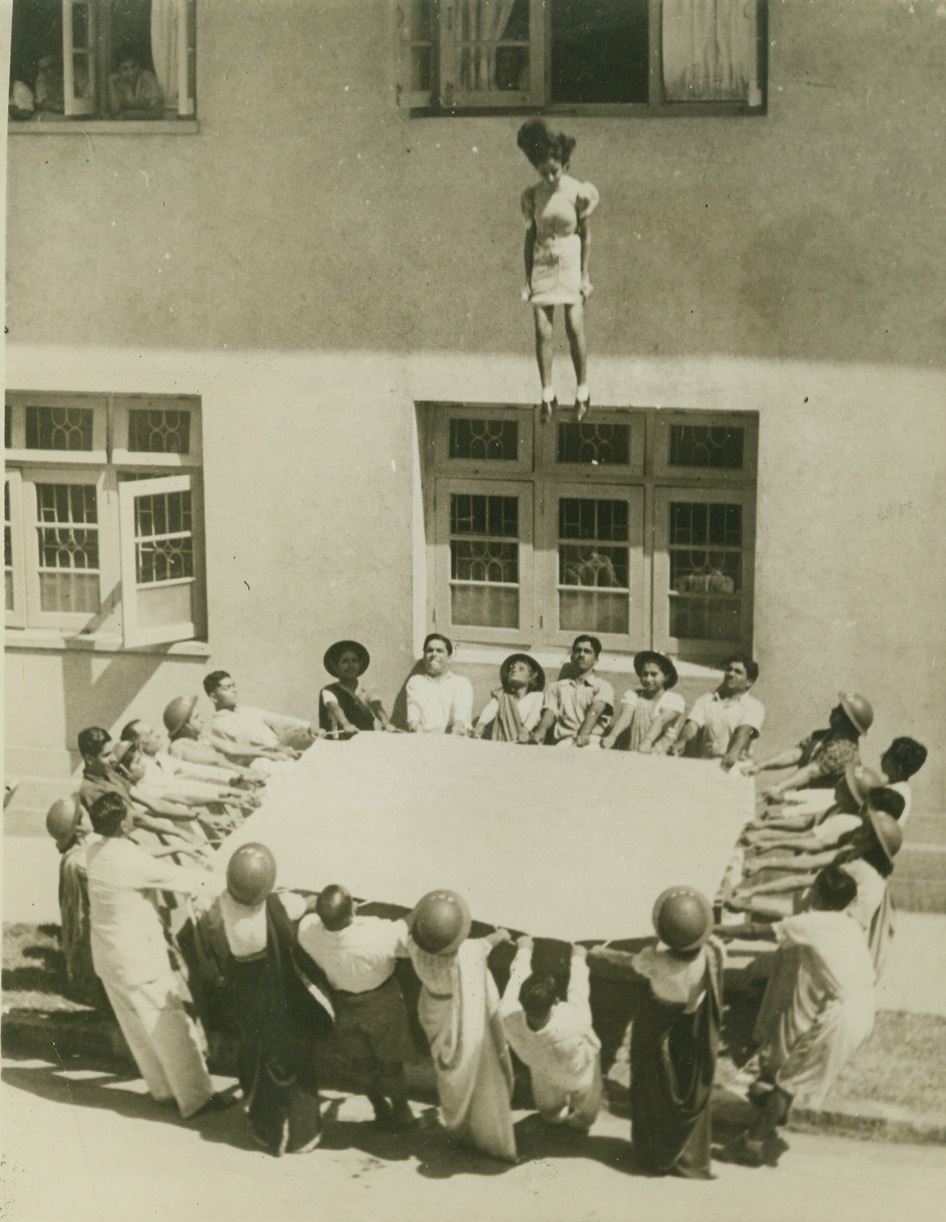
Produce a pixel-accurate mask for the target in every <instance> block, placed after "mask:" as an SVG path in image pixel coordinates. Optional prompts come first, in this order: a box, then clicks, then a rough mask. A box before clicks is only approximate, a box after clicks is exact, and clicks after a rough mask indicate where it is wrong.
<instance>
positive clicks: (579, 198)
mask: <svg viewBox="0 0 946 1222" xmlns="http://www.w3.org/2000/svg"><path fill="white" fill-rule="evenodd" d="M517 143H518V145H519V147H520V148H521V149H522V151H523V152H524V153H525V155H526V156H527V157H528V158H529V161H530V162H531V163H532V164H533V165H534V166H535V168H536V170H538V172H539V177H540V181H539V182H537V183H536V184H535V185H534V186H532V187H527V188H526V190H525V191H523V193H522V213H523V216H524V217H525V220H526V224H527V225H528V230H527V231H526V243H525V263H526V280H527V281H528V285H527V288H526V289H525V290H524V291H523V298H524V300H526V301H529V302H531V304H532V306H533V309H534V313H535V355H536V359H537V360H538V362H539V374H540V376H541V378H542V416H541V418H542V421H543V423H544V422H545V421H547V420H550V419H551V416H552V412H553V411H554V410H555V408H556V407H557V406H558V400H557V399H556V398H555V391H554V390H553V389H552V321H553V317H554V314H555V307H556V306H557V305H563V306H564V307H565V332H566V334H567V335H568V343H569V346H570V348H571V353H572V364H573V365H574V366H575V377H576V379H577V381H578V389H577V390H576V392H575V414H576V416H577V418H578V419H579V420H581V419H582V418H583V417H584V416H585V414H586V413H587V411H588V408H589V407H590V406H591V397H590V392H589V390H588V369H587V366H588V352H587V349H586V346H585V301H586V300H587V299H588V297H589V296H590V294H591V281H590V280H589V279H588V252H589V248H590V245H591V239H590V235H589V232H588V218H589V216H590V215H591V214H592V212H593V211H594V210H595V207H596V206H597V203H598V192H597V189H596V188H595V187H594V186H592V184H591V183H590V182H578V180H577V179H575V178H572V177H571V175H570V174H568V173H566V171H567V170H568V161H569V158H570V156H571V153H572V149H574V147H575V141H574V140H573V139H572V138H571V137H570V136H566V135H565V133H564V132H553V131H550V130H549V128H548V127H546V125H545V124H544V123H543V122H542V120H541V119H530V120H529V121H528V122H527V123H523V125H522V127H520V128H519V135H518V137H517Z"/></svg>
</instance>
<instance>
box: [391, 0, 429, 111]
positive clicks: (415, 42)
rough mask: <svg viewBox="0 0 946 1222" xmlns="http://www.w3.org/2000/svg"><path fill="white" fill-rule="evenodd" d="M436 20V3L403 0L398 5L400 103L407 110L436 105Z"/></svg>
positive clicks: (397, 33)
mask: <svg viewBox="0 0 946 1222" xmlns="http://www.w3.org/2000/svg"><path fill="white" fill-rule="evenodd" d="M436 21H437V13H436V7H435V5H434V3H433V0H399V2H398V4H397V5H396V6H395V9H394V36H395V39H396V45H397V82H396V90H397V104H398V106H400V107H402V108H403V109H405V110H410V109H411V108H412V107H416V108H420V109H426V108H427V107H429V106H432V105H433V101H434V93H433V90H434V78H435V75H436V72H435V68H436V65H435V63H434V56H435V54H436V46H437V41H436V39H435V38H434V33H435V23H436Z"/></svg>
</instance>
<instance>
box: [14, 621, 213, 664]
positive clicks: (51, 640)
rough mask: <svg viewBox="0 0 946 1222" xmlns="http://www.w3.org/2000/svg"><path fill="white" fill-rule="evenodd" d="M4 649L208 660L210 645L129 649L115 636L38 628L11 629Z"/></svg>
mask: <svg viewBox="0 0 946 1222" xmlns="http://www.w3.org/2000/svg"><path fill="white" fill-rule="evenodd" d="M3 643H4V648H5V649H6V650H7V651H11V652H12V651H16V650H18V649H22V650H29V651H34V650H35V651H40V652H49V653H74V652H76V651H79V652H85V653H129V654H136V655H145V654H150V655H157V656H160V657H172V658H207V657H209V656H210V645H209V644H208V643H207V642H206V641H174V642H172V643H171V644H168V645H137V646H126V645H124V644H123V643H122V641H121V639H120V638H119V637H115V636H81V635H70V634H68V633H64V632H55V631H52V632H43V631H41V630H40V629H38V628H34V629H30V628H27V629H17V628H7V629H6V632H5V634H4V642H3Z"/></svg>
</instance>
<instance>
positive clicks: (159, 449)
mask: <svg viewBox="0 0 946 1222" xmlns="http://www.w3.org/2000/svg"><path fill="white" fill-rule="evenodd" d="M190 431H191V414H190V412H188V411H166V410H163V409H152V408H138V407H134V408H132V409H131V410H130V411H129V412H128V449H129V450H133V451H135V452H136V453H138V454H189V453H190Z"/></svg>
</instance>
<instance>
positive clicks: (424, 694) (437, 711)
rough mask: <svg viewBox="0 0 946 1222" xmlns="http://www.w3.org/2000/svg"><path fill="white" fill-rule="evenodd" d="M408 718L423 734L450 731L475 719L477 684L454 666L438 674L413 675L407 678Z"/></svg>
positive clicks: (465, 725) (466, 725) (467, 724)
mask: <svg viewBox="0 0 946 1222" xmlns="http://www.w3.org/2000/svg"><path fill="white" fill-rule="evenodd" d="M407 722H408V725H410V726H411V727H413V728H416V730H417V732H418V733H419V734H446V733H447V732H448V731H449V730H451V729H452V728H453V727H454V726H458V727H462V728H465V729H468V728H469V727H470V725H471V724H472V722H473V685H472V683H470V681H469V679H465V678H464V677H463V676H462V675H455V674H454V673H453V671H452V670H448V671H447V673H446V674H444V675H440V676H438V677H437V678H434V677H432V676H431V675H411V677H410V678H409V679H408V681H407Z"/></svg>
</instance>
